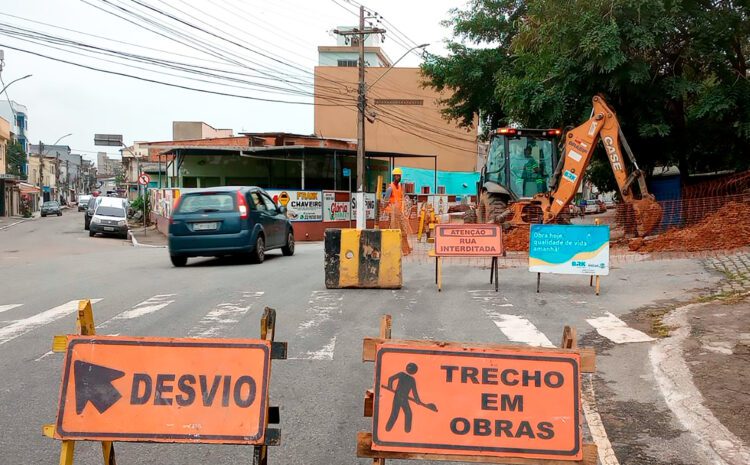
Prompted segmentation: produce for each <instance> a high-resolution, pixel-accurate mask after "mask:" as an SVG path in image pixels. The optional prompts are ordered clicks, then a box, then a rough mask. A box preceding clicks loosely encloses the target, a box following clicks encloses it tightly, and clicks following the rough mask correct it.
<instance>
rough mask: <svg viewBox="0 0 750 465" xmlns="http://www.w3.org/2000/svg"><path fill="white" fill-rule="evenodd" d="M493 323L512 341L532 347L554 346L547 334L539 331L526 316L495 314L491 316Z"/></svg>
mask: <svg viewBox="0 0 750 465" xmlns="http://www.w3.org/2000/svg"><path fill="white" fill-rule="evenodd" d="M493 321H494V322H495V325H496V326H497V327H498V328H500V331H502V332H503V334H505V337H507V338H508V340H510V341H512V342H520V343H522V344H526V345H530V346H534V347H555V345H554V344H552V342H550V340H549V339H547V336H545V335H544V333H542V332H541V331H539V330H538V329H537V328H536V326H534V324H533V323H532V322H530V321H529V320H527V319H526V318H522V317H520V316H517V315H500V314H495V315H494V317H493Z"/></svg>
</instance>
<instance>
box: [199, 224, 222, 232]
mask: <svg viewBox="0 0 750 465" xmlns="http://www.w3.org/2000/svg"><path fill="white" fill-rule="evenodd" d="M218 227H219V223H195V224H193V229H194V230H195V231H212V230H214V229H216V228H218Z"/></svg>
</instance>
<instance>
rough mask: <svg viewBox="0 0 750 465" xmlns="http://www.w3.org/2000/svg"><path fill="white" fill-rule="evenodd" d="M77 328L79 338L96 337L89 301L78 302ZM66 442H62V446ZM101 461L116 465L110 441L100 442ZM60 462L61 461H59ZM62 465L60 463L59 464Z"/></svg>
mask: <svg viewBox="0 0 750 465" xmlns="http://www.w3.org/2000/svg"><path fill="white" fill-rule="evenodd" d="M76 325H77V326H78V334H80V335H81V336H94V335H96V325H95V324H94V309H93V307H92V306H91V301H90V300H81V301H79V302H78V320H77V321H76ZM66 442H72V441H63V445H64V444H65V443H66ZM101 444H102V459H103V461H104V465H117V461H116V460H115V446H114V444H113V443H112V441H102V442H101ZM70 456H71V463H72V460H73V458H72V457H73V449H72V448H71V452H70ZM61 460H62V459H61ZM61 463H62V462H61Z"/></svg>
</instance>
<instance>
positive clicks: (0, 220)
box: [0, 212, 40, 231]
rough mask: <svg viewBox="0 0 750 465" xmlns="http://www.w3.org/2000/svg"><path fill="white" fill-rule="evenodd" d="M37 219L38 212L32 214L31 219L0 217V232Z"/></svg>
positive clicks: (38, 216)
mask: <svg viewBox="0 0 750 465" xmlns="http://www.w3.org/2000/svg"><path fill="white" fill-rule="evenodd" d="M38 218H40V215H39V212H34V214H33V215H32V216H31V218H24V217H22V216H0V231H2V230H4V229H8V228H10V227H12V226H16V225H18V224H21V223H24V222H26V221H33V220H36V219H38Z"/></svg>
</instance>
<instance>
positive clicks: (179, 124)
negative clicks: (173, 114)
mask: <svg viewBox="0 0 750 465" xmlns="http://www.w3.org/2000/svg"><path fill="white" fill-rule="evenodd" d="M232 135H233V131H232V130H231V129H216V128H214V127H213V126H211V125H210V124H206V123H204V122H203V121H173V122H172V140H191V139H214V138H218V137H232Z"/></svg>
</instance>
